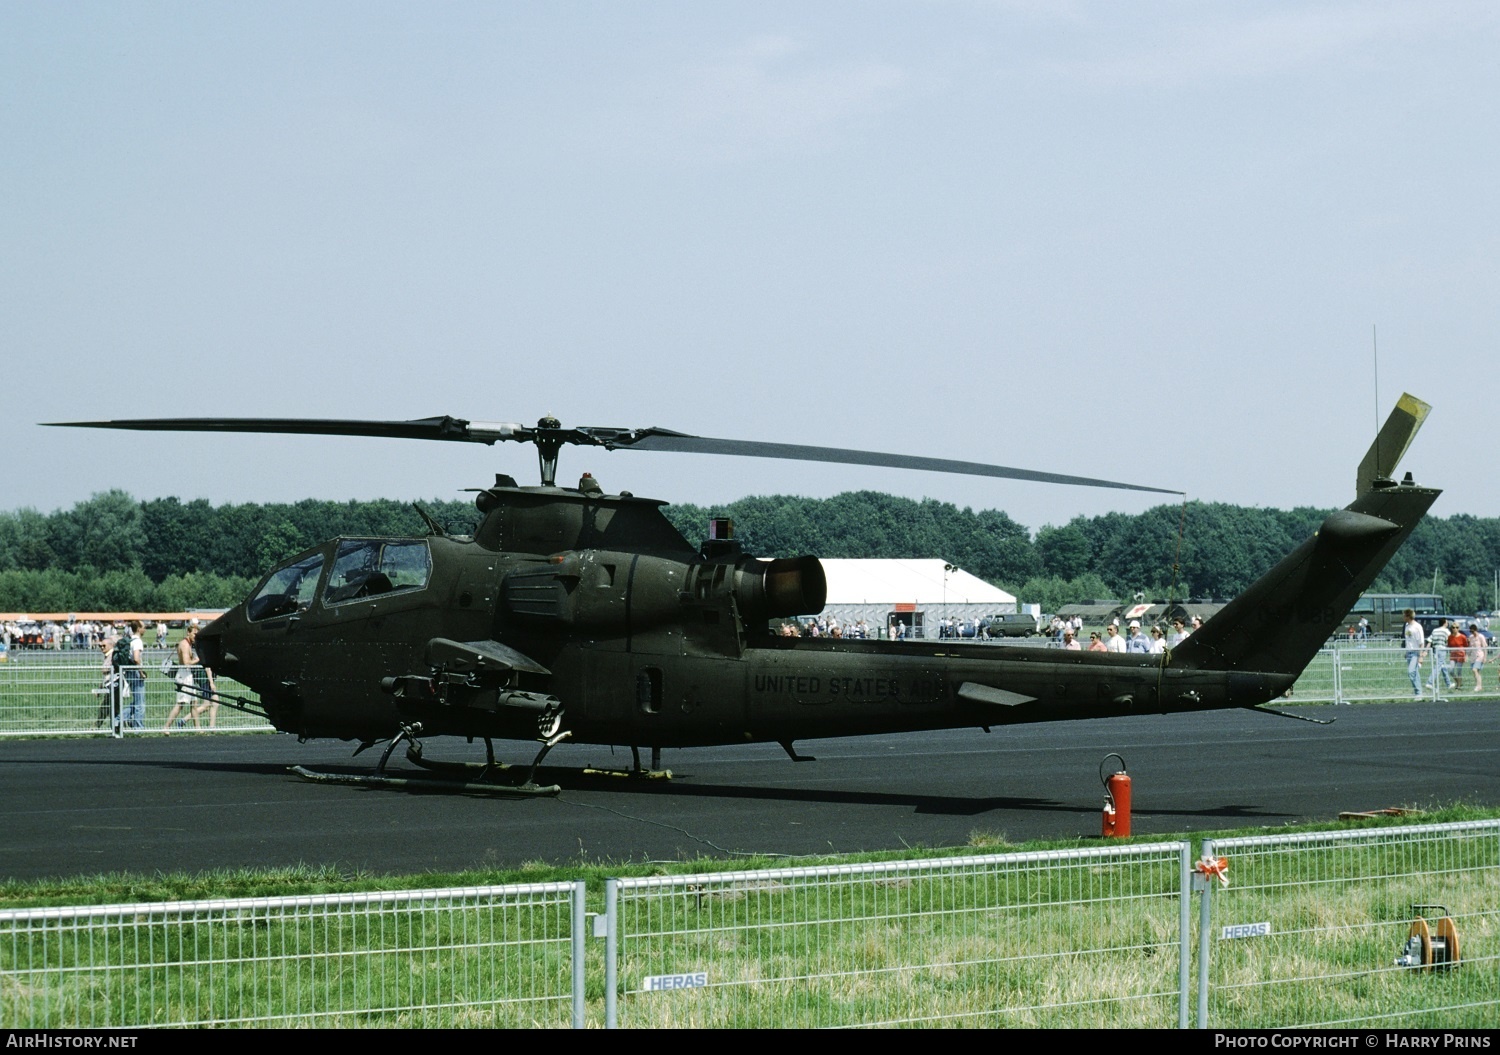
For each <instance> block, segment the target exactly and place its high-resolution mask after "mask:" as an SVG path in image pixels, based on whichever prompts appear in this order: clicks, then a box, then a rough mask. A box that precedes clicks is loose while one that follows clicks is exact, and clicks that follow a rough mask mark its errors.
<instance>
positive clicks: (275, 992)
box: [0, 881, 584, 1028]
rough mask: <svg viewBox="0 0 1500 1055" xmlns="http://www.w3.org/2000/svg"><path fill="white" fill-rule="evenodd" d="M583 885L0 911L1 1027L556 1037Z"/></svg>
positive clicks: (575, 967) (573, 1018)
mask: <svg viewBox="0 0 1500 1055" xmlns="http://www.w3.org/2000/svg"><path fill="white" fill-rule="evenodd" d="M583 896H584V887H583V883H582V882H581V881H579V882H574V883H541V884H531V885H514V886H494V887H474V888H453V889H445V890H413V891H401V892H390V893H373V894H337V895H325V896H317V897H286V898H245V899H238V900H219V901H184V902H165V903H158V904H139V905H108V906H99V907H94V908H52V909H29V910H23V911H9V912H0V1026H6V1027H9V1028H101V1027H140V1026H247V1025H260V1026H265V1025H274V1026H294V1025H295V1026H322V1027H340V1026H345V1027H347V1026H420V1027H431V1026H443V1027H448V1026H486V1027H489V1026H501V1027H517V1026H568V1025H572V1026H575V1027H581V1026H582V1025H583V1019H584V1014H583V1012H584V1003H583V1001H584V987H583V922H584V913H583Z"/></svg>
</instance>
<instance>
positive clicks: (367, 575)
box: [323, 539, 432, 604]
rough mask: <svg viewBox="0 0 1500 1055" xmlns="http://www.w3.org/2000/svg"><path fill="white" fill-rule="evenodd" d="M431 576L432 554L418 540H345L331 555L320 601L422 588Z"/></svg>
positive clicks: (344, 599)
mask: <svg viewBox="0 0 1500 1055" xmlns="http://www.w3.org/2000/svg"><path fill="white" fill-rule="evenodd" d="M431 577H432V554H431V553H430V552H428V549H427V543H426V542H425V541H423V540H421V539H345V540H344V541H342V542H340V543H339V549H338V555H337V556H336V557H334V560H333V571H332V572H331V573H330V574H329V576H328V588H327V590H325V591H324V593H323V603H324V604H343V603H344V602H346V601H358V600H361V599H363V598H366V597H374V596H377V595H379V594H385V593H402V592H407V591H411V590H421V589H423V588H425V587H426V586H427V581H428V580H429V579H430V578H431Z"/></svg>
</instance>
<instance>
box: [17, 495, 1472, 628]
mask: <svg viewBox="0 0 1500 1055" xmlns="http://www.w3.org/2000/svg"><path fill="white" fill-rule="evenodd" d="M421 505H422V507H423V509H425V510H427V511H428V512H429V513H430V514H431V515H432V516H433V517H434V518H435V519H436V520H437V521H438V522H439V523H442V524H444V525H445V526H446V527H447V528H448V529H449V530H450V531H452V532H454V533H457V534H466V533H469V532H471V531H472V530H473V528H474V526H475V525H476V524H477V523H478V520H479V514H478V513H477V511H476V510H475V509H474V506H473V505H472V504H471V503H469V502H466V501H462V500H433V501H430V502H423V503H421ZM664 512H665V514H666V516H667V518H668V519H669V520H670V521H671V522H672V523H673V524H674V525H675V526H676V527H677V529H678V530H679V531H681V532H682V533H683V535H684V536H686V537H687V538H688V540H689V541H690V542H693V543H694V544H698V543H699V542H701V541H702V539H703V538H704V536H705V534H706V532H707V525H708V521H709V519H710V518H711V517H715V516H728V517H731V518H733V520H734V521H735V526H736V534H737V537H738V538H739V539H740V540H741V542H743V543H744V545H745V549H746V550H747V552H750V553H756V554H761V555H765V556H790V555H795V554H802V553H814V554H818V555H820V556H824V557H942V558H944V559H945V560H948V561H951V562H952V563H954V564H956V565H958V566H959V567H961V568H963V569H965V570H966V571H969V572H971V573H973V574H975V575H977V576H979V577H980V578H982V579H985V580H987V581H989V582H992V583H994V584H996V585H998V586H1001V587H1002V588H1004V589H1006V590H1008V591H1010V592H1011V593H1014V594H1015V595H1017V596H1018V597H1019V598H1020V599H1021V600H1023V601H1028V602H1036V603H1040V604H1041V605H1042V606H1043V608H1044V609H1046V610H1055V609H1056V608H1057V607H1058V606H1059V605H1061V604H1065V603H1068V602H1070V601H1082V600H1089V599H1094V598H1106V597H1107V598H1116V599H1125V598H1128V597H1132V596H1134V595H1135V594H1136V593H1143V594H1145V595H1146V596H1148V597H1153V598H1167V597H1177V598H1193V597H1197V598H1225V597H1232V596H1234V595H1235V594H1237V593H1239V592H1240V591H1241V590H1243V589H1244V588H1245V587H1246V586H1247V585H1249V583H1250V582H1251V581H1253V580H1254V579H1255V578H1256V577H1257V576H1259V575H1260V574H1261V573H1263V572H1264V571H1265V570H1266V569H1267V568H1269V567H1270V566H1271V565H1272V564H1274V563H1275V562H1276V561H1277V560H1279V559H1280V558H1281V557H1282V556H1284V555H1285V554H1286V553H1288V552H1289V551H1290V550H1291V549H1292V548H1293V547H1295V546H1296V545H1297V544H1298V543H1300V542H1301V541H1302V540H1303V539H1305V538H1307V537H1308V536H1309V535H1310V534H1311V533H1312V532H1313V531H1314V530H1315V529H1316V528H1317V526H1318V524H1319V523H1321V522H1322V520H1323V518H1324V517H1325V516H1326V515H1327V513H1328V512H1329V511H1328V510H1323V509H1311V508H1298V509H1292V510H1277V509H1261V508H1249V507H1244V506H1233V505H1226V504H1223V503H1211V502H1189V503H1187V504H1186V505H1185V506H1184V505H1180V504H1179V505H1162V506H1157V507H1155V508H1153V509H1149V510H1147V511H1146V512H1144V513H1140V514H1138V515H1127V514H1123V513H1109V514H1106V515H1104V516H1097V517H1075V518H1074V519H1073V520H1071V521H1069V522H1068V523H1066V524H1064V525H1061V526H1053V525H1048V526H1045V527H1043V528H1041V529H1040V530H1038V531H1036V532H1035V534H1033V533H1032V532H1031V531H1030V530H1029V529H1028V528H1026V527H1024V526H1023V525H1021V524H1018V523H1017V522H1016V521H1015V520H1013V519H1012V518H1011V517H1010V516H1009V515H1007V514H1006V513H1004V512H1002V511H1000V510H994V509H984V510H978V511H975V510H973V509H970V508H962V509H961V508H959V507H958V506H956V505H953V504H952V503H948V502H937V501H933V500H931V499H928V500H924V501H917V500H913V499H909V498H898V497H895V496H892V495H887V494H882V493H879V492H875V491H858V492H850V493H847V494H841V495H835V496H834V497H832V498H824V499H817V498H800V497H795V496H789V495H772V496H758V497H751V498H742V499H739V500H738V501H735V502H730V503H728V504H727V505H722V506H713V507H703V506H696V505H678V506H667V507H666V508H665V510H664ZM426 530H427V526H426V523H425V521H424V520H423V519H422V517H421V515H420V514H419V513H418V512H417V511H416V509H415V508H413V506H412V505H411V504H410V503H405V502H397V501H392V500H389V499H374V500H369V501H350V502H329V501H321V500H317V499H304V500H303V501H300V502H295V503H268V504H254V503H238V504H234V503H231V504H225V505H219V506H214V505H210V504H209V503H208V502H207V501H205V500H202V499H197V500H194V501H189V502H183V501H181V500H179V499H177V498H158V499H151V500H148V501H137V500H136V499H134V498H132V497H131V496H130V495H128V494H126V493H125V492H123V491H108V492H105V493H102V494H97V495H94V496H93V497H92V498H89V499H87V500H86V501H81V502H79V503H77V504H76V505H74V506H73V507H72V508H71V509H67V510H58V511H55V512H53V513H50V514H43V513H40V512H38V511H37V510H35V509H21V510H18V511H15V512H11V513H0V610H6V611H17V610H47V611H55V610H78V611H92V610H122V609H152V610H171V611H179V610H182V609H184V608H219V607H227V606H229V605H232V604H234V603H235V602H237V601H239V600H241V599H242V598H243V597H244V596H245V595H246V594H247V593H248V592H249V591H250V589H251V587H252V586H254V584H255V582H256V581H257V580H258V579H259V577H260V576H261V575H262V574H263V573H264V572H265V571H267V570H268V569H269V568H270V567H271V566H272V565H273V564H275V563H276V562H277V561H279V560H280V559H281V558H283V557H285V556H288V555H290V554H292V553H295V552H297V551H298V550H302V549H306V548H307V547H309V546H312V545H315V544H316V543H318V542H320V541H322V540H324V539H327V538H331V537H333V536H335V535H391V536H394V535H420V534H424V533H425V532H426ZM1496 568H1500V519H1497V518H1480V517H1473V516H1469V515H1467V514H1459V515H1455V516H1452V517H1448V518H1446V519H1438V518H1433V517H1428V518H1426V519H1425V520H1423V522H1422V523H1421V524H1420V525H1418V527H1417V529H1416V531H1415V532H1414V533H1413V534H1412V536H1411V538H1410V539H1408V540H1407V542H1406V544H1405V545H1404V546H1402V548H1401V550H1400V551H1399V552H1398V553H1397V554H1396V556H1395V557H1394V558H1393V559H1392V561H1391V563H1390V564H1389V565H1388V566H1387V568H1386V570H1385V573H1384V574H1383V575H1382V577H1381V579H1380V580H1378V581H1377V583H1376V584H1375V586H1374V588H1375V589H1377V590H1383V591H1387V592H1407V591H1412V592H1423V593H1426V592H1431V591H1433V588H1434V583H1436V592H1438V593H1441V594H1443V596H1444V598H1445V599H1446V601H1447V605H1448V607H1449V608H1450V609H1451V610H1453V611H1458V612H1472V611H1476V610H1480V609H1487V608H1489V607H1491V604H1492V600H1493V590H1494V577H1495V569H1496Z"/></svg>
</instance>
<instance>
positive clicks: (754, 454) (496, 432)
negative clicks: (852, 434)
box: [47, 416, 1182, 495]
mask: <svg viewBox="0 0 1500 1055" xmlns="http://www.w3.org/2000/svg"><path fill="white" fill-rule="evenodd" d="M47 424H49V425H59V426H70V427H82V428H93V429H136V430H141V431H148V432H150V431H159V432H259V433H282V434H292V435H313V436H374V437H380V438H391V439H413V440H454V441H460V442H467V443H486V444H493V443H495V442H497V441H500V440H514V441H517V442H521V443H536V444H537V445H538V446H539V447H543V446H545V445H550V449H551V450H552V451H553V452H555V451H556V450H557V447H558V446H559V445H562V444H580V445H584V446H599V447H605V448H607V449H609V450H620V449H635V450H644V451H675V452H679V453H684V454H727V455H735V456H738V457H742V458H781V459H786V460H790V461H800V462H834V463H836V464H842V465H873V466H878V467H882V468H887V469H919V470H922V471H925V472H933V473H957V474H961V475H964V476H989V477H995V478H999V479H1003V480H1030V481H1033V482H1036V483H1046V484H1072V485H1075V486H1078V487H1109V488H1115V489H1117V490H1122V491H1149V492H1152V493H1153V494H1163V495H1180V494H1182V492H1181V491H1174V490H1171V489H1170V488H1165V487H1146V486H1144V485H1141V484H1127V483H1120V482H1118V481H1115V480H1098V479H1095V478H1093V477H1088V476H1068V475H1065V474H1063V473H1044V472H1037V471H1036V470H1033V469H1015V468H1011V467H1010V466H1005V465H986V464H984V463H982V462H960V461H953V460H951V459H948V458H924V457H919V456H916V455H910V454H882V453H879V452H876V451H855V450H846V449H844V448H840V447H808V446H804V445H802V444H797V443H769V442H765V441H763V440H722V439H714V438H712V437H709V436H689V435H686V434H685V433H681V432H673V431H672V430H670V429H661V428H649V429H637V430H631V429H622V428H572V429H566V428H562V427H560V426H557V424H556V423H555V422H554V421H551V420H550V419H548V424H547V426H546V427H543V426H542V425H541V423H538V425H537V427H535V428H533V427H531V426H527V425H521V424H519V423H516V422H490V421H483V422H481V421H468V420H466V419H464V418H454V417H447V416H444V417H435V418H418V419H415V420H412V421H354V420H349V419H340V418H129V419H122V420H116V421H52V422H47ZM544 472H545V464H544Z"/></svg>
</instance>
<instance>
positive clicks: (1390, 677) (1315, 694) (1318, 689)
mask: <svg viewBox="0 0 1500 1055" xmlns="http://www.w3.org/2000/svg"><path fill="white" fill-rule="evenodd" d="M1436 664H1437V657H1436V655H1435V653H1433V652H1431V651H1429V652H1428V654H1427V655H1426V656H1425V657H1424V658H1423V660H1422V666H1421V668H1420V670H1419V672H1418V675H1419V677H1418V680H1419V681H1420V683H1421V686H1422V698H1423V699H1425V700H1436V699H1439V698H1443V699H1458V698H1466V697H1477V698H1484V697H1500V677H1497V676H1496V671H1497V669H1500V668H1497V667H1496V666H1495V665H1494V664H1491V663H1489V662H1488V660H1486V663H1485V666H1486V667H1489V668H1490V669H1488V670H1484V671H1480V672H1478V677H1477V678H1476V672H1475V671H1473V670H1471V669H1470V668H1469V667H1468V666H1467V665H1460V664H1455V663H1453V662H1452V660H1451V657H1450V659H1449V662H1448V663H1447V669H1448V676H1447V677H1443V676H1442V675H1441V674H1438V676H1437V677H1436V678H1435V677H1434V669H1433V668H1434V667H1435V665H1436ZM1450 679H1451V681H1450ZM1450 686H1451V687H1450ZM1476 686H1482V688H1479V689H1478V690H1477V691H1476ZM1413 695H1414V694H1413V692H1412V684H1411V679H1410V677H1409V676H1408V675H1407V667H1406V650H1405V649H1403V648H1391V647H1389V646H1386V645H1380V646H1374V645H1372V646H1369V647H1366V646H1365V645H1362V644H1357V643H1354V642H1349V643H1345V642H1339V644H1338V645H1337V646H1336V647H1333V648H1325V649H1323V650H1322V651H1321V652H1319V653H1318V654H1317V656H1316V657H1314V659H1313V661H1312V662H1311V663H1309V664H1308V666H1307V669H1306V670H1304V671H1303V672H1302V676H1301V677H1299V678H1298V679H1297V684H1296V685H1295V686H1294V687H1293V689H1292V698H1291V700H1290V701H1289V702H1293V703H1359V702H1365V701H1374V700H1411V699H1412V697H1413Z"/></svg>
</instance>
